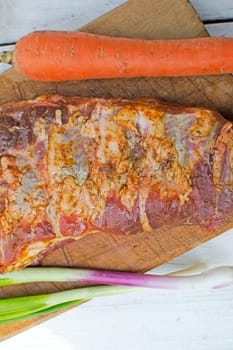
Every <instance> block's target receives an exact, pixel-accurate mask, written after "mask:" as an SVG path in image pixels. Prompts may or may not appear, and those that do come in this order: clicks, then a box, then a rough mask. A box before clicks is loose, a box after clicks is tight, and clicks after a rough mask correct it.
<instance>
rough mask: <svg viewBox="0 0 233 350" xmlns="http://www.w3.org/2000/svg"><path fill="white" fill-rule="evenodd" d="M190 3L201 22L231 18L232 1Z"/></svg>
mask: <svg viewBox="0 0 233 350" xmlns="http://www.w3.org/2000/svg"><path fill="white" fill-rule="evenodd" d="M190 2H191V4H192V5H193V7H194V8H195V10H196V11H197V13H198V14H199V16H200V18H201V19H202V20H203V21H214V20H217V19H221V20H223V19H228V18H233V1H232V0H191V1H190Z"/></svg>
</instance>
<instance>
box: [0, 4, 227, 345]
mask: <svg viewBox="0 0 233 350" xmlns="http://www.w3.org/2000/svg"><path fill="white" fill-rule="evenodd" d="M61 29H62V28H61ZM82 30H83V31H88V32H92V33H99V34H106V35H112V36H125V37H141V38H145V39H153V38H156V39H159V38H163V39H165V38H193V37H198V36H206V35H207V33H206V31H205V28H204V26H203V24H202V23H201V22H200V20H199V18H198V17H197V15H196V13H195V12H194V10H193V8H192V6H191V5H190V4H189V3H188V2H187V1H186V0H164V1H160V0H144V1H143V2H142V1H140V0H131V1H128V2H127V3H126V4H124V5H122V6H120V7H119V8H117V9H115V10H114V11H112V12H110V13H108V14H107V15H104V16H102V17H101V18H99V19H97V20H96V21H94V22H92V23H90V24H88V25H87V26H85V27H83V28H82ZM0 82H1V83H0V103H4V102H9V101H19V100H22V99H28V98H34V97H36V96H37V95H40V94H47V93H58V94H65V95H82V96H99V97H119V96H120V97H126V98H135V97H156V98H161V99H164V100H166V101H170V102H177V103H182V104H186V105H190V106H191V105H192V106H202V107H208V108H211V109H215V110H218V111H219V112H221V113H222V114H223V115H224V116H225V117H228V118H229V119H230V118H231V116H232V114H233V113H232V100H233V99H232V97H233V78H232V77H231V76H230V75H226V76H209V77H192V78H191V77H189V78H146V79H143V78H142V79H115V80H113V79H111V80H98V81H95V80H91V81H86V82H85V81H82V82H78V81H71V82H65V83H57V84H56V83H38V82H34V81H31V80H28V79H26V78H24V77H22V76H20V75H19V74H18V73H16V72H15V71H14V70H10V71H8V72H6V73H4V74H3V75H2V76H1V77H0ZM232 226H233V224H232V223H229V224H228V225H226V226H225V227H223V228H222V229H221V232H223V231H224V230H226V229H227V228H229V227H232ZM221 232H220V230H219V231H216V232H214V233H212V234H211V233H208V232H206V231H204V230H202V229H201V228H200V227H198V226H192V227H186V226H181V227H163V228H161V229H159V230H156V232H154V233H151V234H148V233H144V234H143V233H139V234H137V235H134V236H127V237H123V236H112V235H108V234H100V233H95V234H92V235H89V236H86V237H84V238H82V239H81V240H79V241H77V242H75V243H72V244H69V245H67V246H66V247H65V248H63V249H58V250H56V251H54V252H53V253H50V254H49V255H48V256H46V257H45V258H44V260H43V262H42V265H44V266H46V265H49V266H51V265H62V266H79V267H93V268H105V269H115V270H127V271H145V270H148V269H150V268H152V267H154V266H156V265H159V264H161V263H163V262H165V261H167V260H169V259H171V258H173V257H175V256H177V255H179V254H181V253H183V252H185V251H187V250H189V249H191V248H192V247H194V246H196V245H198V244H200V243H201V242H204V241H205V240H208V239H210V238H212V237H214V236H216V235H217V234H219V233H221ZM70 287H72V285H71V284H69V286H67V285H66V286H64V285H63V284H61V283H60V284H57V283H56V284H49V283H47V284H36V285H24V286H17V287H11V288H10V287H8V288H5V289H4V290H3V291H1V294H0V296H2V297H7V296H8V297H9V296H10V295H12V296H13V295H27V294H33V293H35V294H38V293H42V292H52V291H57V290H62V289H64V288H70ZM49 317H51V315H50V316H49ZM49 317H48V316H46V317H37V318H34V319H30V320H26V321H21V322H16V323H11V324H8V325H5V326H0V340H3V339H6V338H7V337H10V336H12V335H14V334H16V333H18V332H20V331H22V330H24V329H26V328H29V327H31V326H33V325H36V324H38V323H40V322H42V321H44V320H45V319H47V318H49Z"/></svg>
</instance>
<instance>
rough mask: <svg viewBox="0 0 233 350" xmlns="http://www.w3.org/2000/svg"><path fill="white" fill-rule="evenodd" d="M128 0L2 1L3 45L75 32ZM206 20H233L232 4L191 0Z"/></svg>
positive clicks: (0, 30) (0, 29)
mask: <svg viewBox="0 0 233 350" xmlns="http://www.w3.org/2000/svg"><path fill="white" fill-rule="evenodd" d="M125 1H126V0H98V1H93V0H76V1H73V0H66V1H64V2H62V1H60V0H49V1H47V0H34V1H31V0H20V1H18V0H4V1H0V33H1V36H0V44H1V43H11V42H15V41H17V40H18V39H19V38H20V37H22V36H23V35H25V34H27V33H29V32H31V31H34V30H42V29H56V30H59V29H63V30H74V29H77V28H78V27H81V26H82V25H84V24H86V23H88V22H90V21H91V20H93V19H94V18H96V17H98V16H100V15H102V14H104V13H105V12H107V11H110V10H112V9H113V8H114V7H116V6H119V5H121V4H123V3H124V2H125ZM190 2H191V3H192V4H193V6H194V8H195V9H196V11H197V13H198V14H199V16H200V18H201V19H202V20H214V19H224V18H226V19H227V18H233V2H232V0H221V1H215V0H191V1H190Z"/></svg>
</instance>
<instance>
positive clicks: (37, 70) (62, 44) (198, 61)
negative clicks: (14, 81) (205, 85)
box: [13, 31, 233, 81]
mask: <svg viewBox="0 0 233 350" xmlns="http://www.w3.org/2000/svg"><path fill="white" fill-rule="evenodd" d="M13 64H14V66H15V68H16V69H17V70H18V71H19V72H20V73H21V74H23V75H25V76H27V77H29V78H32V79H34V80H39V81H64V80H75V79H78V80H79V79H92V78H123V77H142V76H144V77H148V76H152V77H155V76H190V75H206V74H223V73H231V72H233V38H232V39H231V38H228V39H227V38H198V39H186V40H185V39H184V40H141V39H128V38H113V37H107V36H99V35H94V34H87V33H82V32H63V31H40V32H34V33H31V34H29V35H27V36H25V37H23V38H22V39H20V40H19V41H18V42H17V44H16V48H15V50H14V52H13Z"/></svg>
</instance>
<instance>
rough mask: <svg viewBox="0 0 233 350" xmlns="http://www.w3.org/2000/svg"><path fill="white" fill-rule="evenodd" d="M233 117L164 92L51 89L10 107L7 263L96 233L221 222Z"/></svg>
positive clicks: (229, 194)
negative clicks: (115, 94) (121, 95)
mask: <svg viewBox="0 0 233 350" xmlns="http://www.w3.org/2000/svg"><path fill="white" fill-rule="evenodd" d="M232 133H233V131H232V124H231V123H230V122H228V121H226V120H224V119H223V118H222V117H221V116H220V115H218V114H217V113H215V112H212V111H208V110H205V109H198V108H185V107H181V106H172V105H169V104H166V103H163V102H160V101H157V100H124V99H99V98H81V97H80V98H79V97H61V96H57V95H54V96H42V97H39V98H37V99H35V100H30V101H23V102H18V103H9V104H6V105H3V106H2V107H1V108H0V172H1V175H0V191H1V196H0V272H6V271H12V270H15V269H21V268H24V267H25V266H27V265H29V264H31V263H32V262H33V261H34V260H35V259H36V258H37V257H38V255H40V254H44V253H45V252H46V251H48V250H50V249H51V246H54V245H55V244H57V243H59V242H63V241H70V240H76V239H79V238H81V237H82V236H83V235H86V234H88V233H92V232H96V231H102V232H106V233H109V234H114V233H117V234H123V235H128V234H135V233H137V232H144V231H151V230H155V229H156V228H158V227H161V226H162V225H164V224H166V225H176V226H177V225H186V224H187V225H196V224H197V225H200V226H202V227H203V228H205V229H206V230H214V229H216V227H218V226H219V225H221V224H223V223H224V222H226V221H227V220H229V218H230V215H231V214H232V211H233V177H232V167H233V136H232V135H233V134H232Z"/></svg>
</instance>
